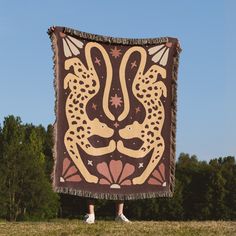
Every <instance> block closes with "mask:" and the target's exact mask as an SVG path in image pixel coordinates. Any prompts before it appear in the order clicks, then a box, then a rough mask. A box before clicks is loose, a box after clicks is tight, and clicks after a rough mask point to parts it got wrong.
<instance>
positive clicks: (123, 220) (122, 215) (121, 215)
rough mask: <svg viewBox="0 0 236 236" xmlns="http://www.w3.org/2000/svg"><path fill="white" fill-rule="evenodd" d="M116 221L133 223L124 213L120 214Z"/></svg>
mask: <svg viewBox="0 0 236 236" xmlns="http://www.w3.org/2000/svg"><path fill="white" fill-rule="evenodd" d="M115 221H117V222H124V223H131V221H130V220H128V219H127V218H126V217H125V215H124V214H120V215H118V216H117V217H116V218H115Z"/></svg>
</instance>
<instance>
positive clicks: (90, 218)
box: [84, 199, 95, 224]
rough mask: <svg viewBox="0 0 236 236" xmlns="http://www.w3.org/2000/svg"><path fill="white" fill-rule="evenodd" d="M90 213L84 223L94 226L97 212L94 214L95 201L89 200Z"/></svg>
mask: <svg viewBox="0 0 236 236" xmlns="http://www.w3.org/2000/svg"><path fill="white" fill-rule="evenodd" d="M87 208H88V213H87V214H86V215H85V216H84V222H85V223H87V224H93V223H94V221H95V212H94V200H93V199H88V200H87Z"/></svg>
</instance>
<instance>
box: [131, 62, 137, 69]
mask: <svg viewBox="0 0 236 236" xmlns="http://www.w3.org/2000/svg"><path fill="white" fill-rule="evenodd" d="M134 67H137V64H136V61H133V62H131V69H133V68H134Z"/></svg>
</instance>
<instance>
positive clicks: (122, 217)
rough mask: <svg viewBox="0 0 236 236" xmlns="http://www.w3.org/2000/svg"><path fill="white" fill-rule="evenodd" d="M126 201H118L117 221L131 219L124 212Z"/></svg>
mask: <svg viewBox="0 0 236 236" xmlns="http://www.w3.org/2000/svg"><path fill="white" fill-rule="evenodd" d="M123 210H124V201H116V218H115V220H116V221H119V222H125V223H129V222H130V221H129V220H128V219H127V218H126V217H125V215H124V214H123Z"/></svg>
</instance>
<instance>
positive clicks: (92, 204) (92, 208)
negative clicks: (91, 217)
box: [88, 199, 94, 214]
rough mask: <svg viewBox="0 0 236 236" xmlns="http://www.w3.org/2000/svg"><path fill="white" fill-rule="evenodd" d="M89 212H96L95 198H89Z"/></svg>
mask: <svg viewBox="0 0 236 236" xmlns="http://www.w3.org/2000/svg"><path fill="white" fill-rule="evenodd" d="M88 214H94V200H92V199H89V200H88Z"/></svg>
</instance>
